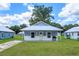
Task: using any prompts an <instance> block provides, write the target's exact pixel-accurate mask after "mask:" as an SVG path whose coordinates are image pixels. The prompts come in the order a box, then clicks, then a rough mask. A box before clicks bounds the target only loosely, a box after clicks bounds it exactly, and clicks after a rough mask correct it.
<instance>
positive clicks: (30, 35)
mask: <svg viewBox="0 0 79 59" xmlns="http://www.w3.org/2000/svg"><path fill="white" fill-rule="evenodd" d="M60 34H61V32H59V31H25V32H24V40H27V41H31V40H32V41H36V40H44V41H57V40H58V36H60Z"/></svg>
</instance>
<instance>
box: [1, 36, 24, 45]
mask: <svg viewBox="0 0 79 59" xmlns="http://www.w3.org/2000/svg"><path fill="white" fill-rule="evenodd" d="M22 39H23V37H22V36H18V35H16V36H15V37H14V38H6V39H1V40H0V44H1V43H5V42H8V41H12V40H22Z"/></svg>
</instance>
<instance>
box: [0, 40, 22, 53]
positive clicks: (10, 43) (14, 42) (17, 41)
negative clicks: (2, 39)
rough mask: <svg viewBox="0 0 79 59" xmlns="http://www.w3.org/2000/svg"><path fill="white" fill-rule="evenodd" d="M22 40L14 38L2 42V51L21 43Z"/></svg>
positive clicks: (0, 48) (0, 46) (0, 45)
mask: <svg viewBox="0 0 79 59" xmlns="http://www.w3.org/2000/svg"><path fill="white" fill-rule="evenodd" d="M21 42H22V41H20V40H13V41H9V42H6V43H3V44H0V52H2V51H4V50H5V49H8V48H10V47H12V46H14V45H16V44H18V43H21Z"/></svg>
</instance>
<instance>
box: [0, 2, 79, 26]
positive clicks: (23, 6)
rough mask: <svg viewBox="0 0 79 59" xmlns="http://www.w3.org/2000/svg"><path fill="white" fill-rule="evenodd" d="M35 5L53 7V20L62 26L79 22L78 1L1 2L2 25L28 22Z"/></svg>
mask: <svg viewBox="0 0 79 59" xmlns="http://www.w3.org/2000/svg"><path fill="white" fill-rule="evenodd" d="M35 5H44V6H46V7H52V10H53V11H52V12H51V15H52V16H54V18H55V19H51V20H52V21H53V22H56V23H59V24H61V25H62V26H64V25H68V24H75V23H77V24H79V20H78V19H79V7H78V6H79V4H78V3H0V25H4V26H13V25H20V24H27V25H28V26H29V19H30V17H31V15H32V13H33V9H34V6H35Z"/></svg>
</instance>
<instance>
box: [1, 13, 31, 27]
mask: <svg viewBox="0 0 79 59" xmlns="http://www.w3.org/2000/svg"><path fill="white" fill-rule="evenodd" d="M31 15H32V13H31V12H25V13H22V14H14V15H6V16H0V25H1V24H2V25H5V26H11V25H20V24H27V25H29V19H30V17H31Z"/></svg>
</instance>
